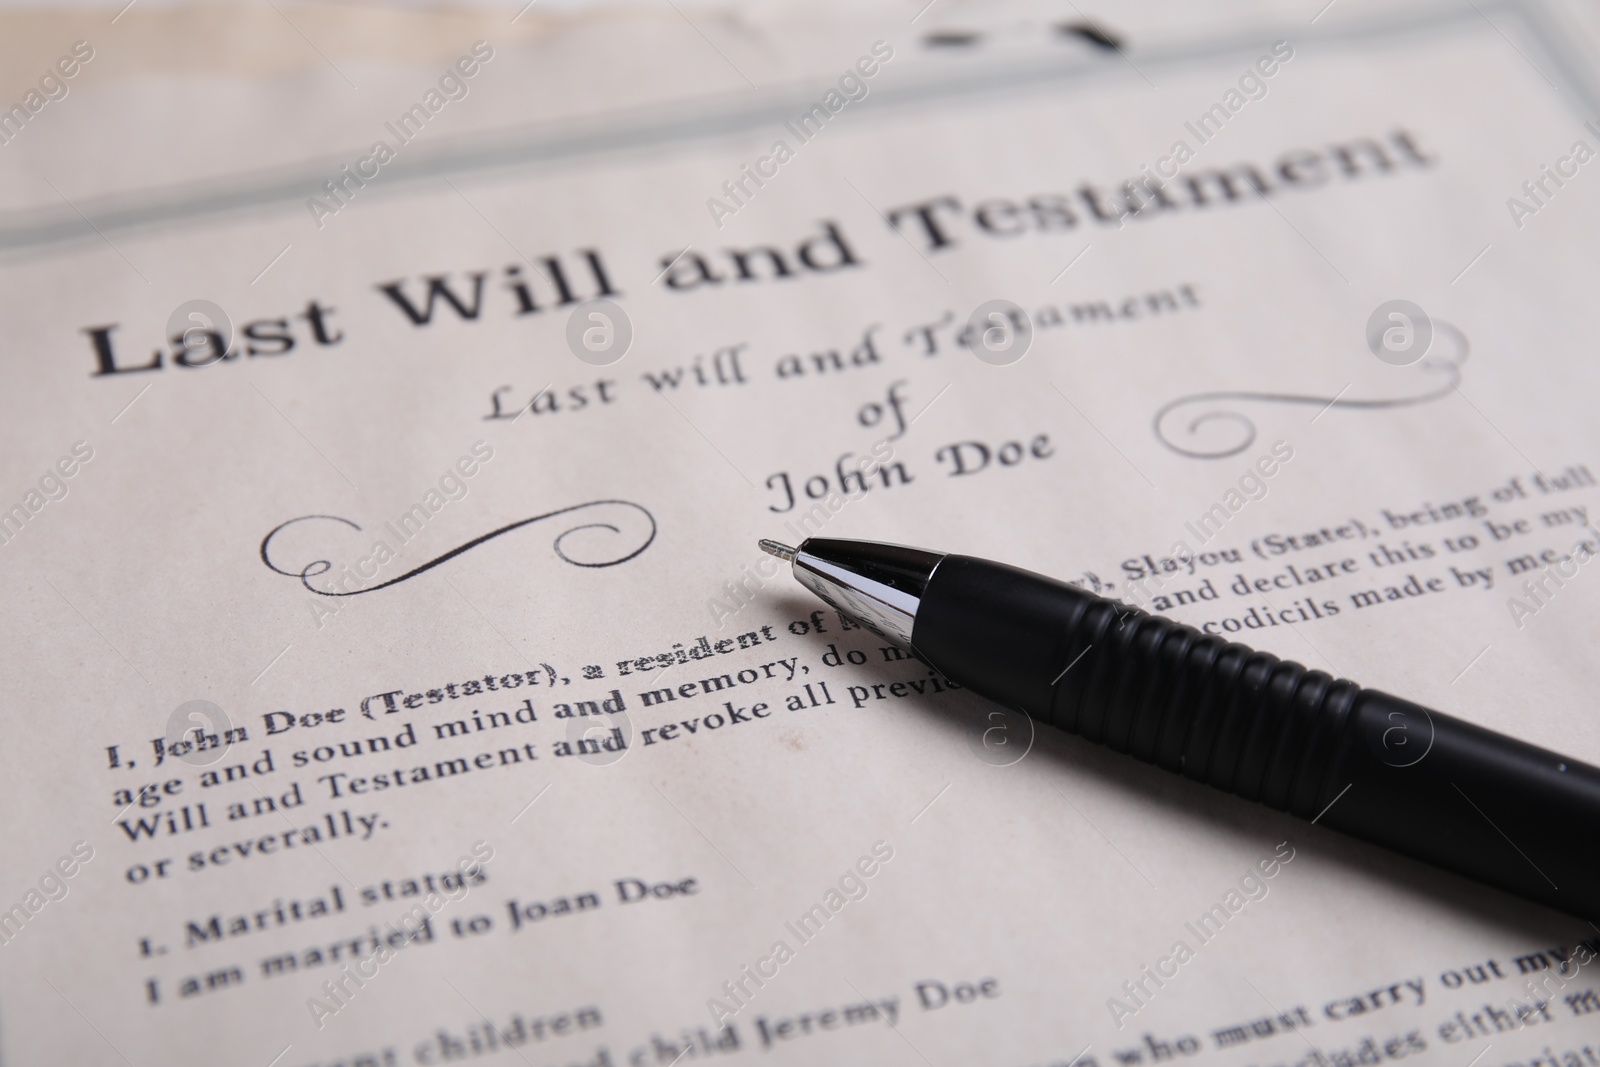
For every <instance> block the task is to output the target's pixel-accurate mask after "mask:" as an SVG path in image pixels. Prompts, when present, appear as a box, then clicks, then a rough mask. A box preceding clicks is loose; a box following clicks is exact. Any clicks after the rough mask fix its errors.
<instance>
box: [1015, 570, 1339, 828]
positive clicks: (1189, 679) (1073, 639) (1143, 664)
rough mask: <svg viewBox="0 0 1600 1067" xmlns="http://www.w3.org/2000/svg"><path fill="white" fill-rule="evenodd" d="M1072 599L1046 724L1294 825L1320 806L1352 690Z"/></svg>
mask: <svg viewBox="0 0 1600 1067" xmlns="http://www.w3.org/2000/svg"><path fill="white" fill-rule="evenodd" d="M1074 599H1075V601H1076V603H1075V604H1074V605H1073V606H1074V608H1075V609H1076V610H1075V611H1074V612H1073V614H1075V615H1076V616H1077V617H1076V618H1072V619H1069V620H1067V625H1066V626H1065V628H1064V633H1065V636H1066V637H1067V641H1066V647H1065V648H1064V649H1063V654H1064V655H1065V656H1067V657H1068V658H1067V659H1066V660H1064V661H1063V662H1064V667H1063V671H1062V673H1061V674H1060V680H1059V682H1058V683H1057V684H1056V685H1054V686H1053V687H1052V689H1053V692H1052V694H1051V697H1050V701H1049V704H1048V709H1047V710H1046V711H1045V713H1044V714H1043V715H1042V716H1040V718H1042V719H1043V721H1045V722H1047V723H1049V724H1051V725H1053V726H1058V727H1060V728H1061V729H1063V730H1068V731H1070V732H1072V733H1075V734H1082V735H1083V736H1084V737H1086V738H1088V739H1089V740H1091V741H1098V742H1100V743H1101V744H1104V745H1106V746H1107V747H1109V748H1112V749H1114V750H1116V751H1118V752H1126V753H1127V754H1129V755H1131V756H1133V757H1135V758H1136V759H1141V760H1144V761H1145V762H1146V763H1154V764H1156V765H1158V766H1160V767H1162V768H1164V769H1166V770H1169V771H1175V772H1177V773H1179V774H1183V775H1186V776H1187V777H1190V778H1193V779H1195V780H1196V781H1201V782H1206V783H1207V784H1209V785H1212V786H1215V787H1216V788H1218V789H1221V790H1224V791H1226V792H1229V793H1237V794H1238V795H1239V796H1242V797H1244V798H1245V799H1247V800H1256V801H1260V802H1261V803H1263V804H1265V805H1267V806H1268V807H1270V808H1276V809H1278V810H1280V811H1289V812H1292V813H1293V814H1295V815H1298V816H1300V817H1301V818H1306V819H1310V818H1313V817H1315V815H1316V814H1317V812H1318V811H1319V810H1321V807H1322V805H1323V804H1325V803H1327V800H1326V799H1324V798H1326V797H1328V796H1329V795H1330V793H1329V790H1330V789H1336V788H1338V787H1336V786H1334V785H1333V783H1332V782H1330V781H1329V774H1330V771H1331V770H1332V766H1333V763H1334V755H1335V753H1336V751H1337V749H1338V740H1339V738H1341V737H1342V736H1343V734H1344V732H1345V728H1346V726H1347V725H1348V723H1349V721H1350V712H1351V710H1352V708H1353V707H1354V705H1355V701H1356V697H1357V696H1358V695H1359V694H1360V692H1361V690H1360V688H1359V687H1358V686H1356V685H1355V684H1353V683H1351V682H1347V681H1335V680H1334V679H1333V678H1332V677H1331V676H1330V675H1328V674H1326V673H1324V672H1322V671H1312V670H1307V669H1306V668H1305V667H1302V666H1301V665H1300V664H1298V663H1293V662H1288V661H1284V660H1280V659H1278V657H1276V656H1273V655H1271V654H1269V653H1266V652H1255V651H1252V650H1250V649H1248V648H1246V647H1245V646H1243V645H1240V644H1234V643H1231V642H1228V641H1226V640H1224V639H1223V638H1221V637H1216V636H1212V635H1209V634H1203V633H1201V632H1200V631H1198V630H1196V629H1194V628H1193V627H1191V626H1185V625H1182V624H1180V623H1175V622H1172V621H1171V620H1169V619H1164V618H1162V617H1160V616H1158V615H1149V614H1146V613H1145V612H1142V611H1138V610H1136V609H1130V608H1129V607H1127V606H1126V605H1121V604H1117V603H1114V602H1113V601H1110V600H1106V599H1104V598H1102V597H1094V598H1093V599H1089V598H1074ZM1068 665H1070V666H1068ZM1342 784H1343V783H1340V786H1342Z"/></svg>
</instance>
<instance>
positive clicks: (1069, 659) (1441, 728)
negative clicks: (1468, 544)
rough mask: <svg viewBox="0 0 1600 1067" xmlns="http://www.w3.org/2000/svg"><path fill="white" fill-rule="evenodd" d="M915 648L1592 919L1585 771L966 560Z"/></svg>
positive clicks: (1220, 783)
mask: <svg viewBox="0 0 1600 1067" xmlns="http://www.w3.org/2000/svg"><path fill="white" fill-rule="evenodd" d="M912 644H913V646H914V647H915V649H916V651H917V653H918V655H920V656H922V657H923V658H924V659H925V660H927V662H928V663H929V664H931V665H932V666H934V667H936V668H938V669H939V670H940V671H942V672H943V673H944V674H946V675H947V676H948V677H950V678H952V679H953V680H955V681H957V682H959V683H961V684H963V685H966V686H968V687H969V688H971V689H974V690H976V691H978V692H980V693H983V694H985V695H987V696H989V697H990V698H991V699H995V700H998V701H1000V702H1001V703H1004V704H1008V705H1010V706H1012V707H1015V708H1018V709H1020V710H1022V711H1025V712H1027V713H1028V714H1029V715H1030V716H1032V717H1033V718H1034V719H1036V720H1038V721H1040V722H1044V723H1047V724H1049V725H1053V726H1057V727H1059V728H1061V729H1063V730H1067V731H1070V732H1072V733H1076V734H1080V735H1082V736H1083V737H1085V738H1087V739H1088V740H1090V741H1095V742H1099V743H1101V744H1104V745H1106V746H1108V747H1110V748H1112V749H1115V750H1116V751H1118V752H1124V753H1127V754H1129V755H1131V756H1134V757H1136V758H1138V759H1141V760H1144V761H1145V762H1147V763H1154V764H1156V765H1158V766H1160V767H1163V768H1165V769H1167V770H1170V771H1174V772H1176V773H1179V774H1183V775H1185V776H1187V777H1189V778H1192V779H1195V780H1197V781H1200V782H1205V783H1207V784H1209V785H1211V786H1214V787H1215V788H1217V789H1221V790H1225V791H1227V792H1230V793H1235V794H1237V795H1239V796H1241V797H1244V798H1246V799H1248V800H1253V801H1258V802H1260V803H1262V804H1265V805H1267V806H1268V807H1271V808H1275V809H1277V810H1279V811H1287V812H1289V813H1291V814H1293V815H1296V816H1299V817H1300V818H1303V819H1318V821H1319V822H1320V824H1321V825H1324V826H1327V827H1330V828H1332V829H1336V830H1341V831H1343V832H1345V833H1348V834H1351V835H1352V836H1355V837H1360V838H1363V839H1365V840H1367V841H1372V842H1374V843H1377V844H1381V845H1385V846H1387V847H1390V848H1394V849H1396V850H1398V851H1401V852H1404V853H1406V854H1407V855H1410V856H1413V857H1416V858H1419V859H1423V860H1426V861H1428V862H1431V863H1434V864H1437V865H1439V866H1441V867H1445V868H1447V869H1450V870H1454V871H1457V872H1458V873H1462V874H1466V875H1468V876H1470V877H1472V878H1476V879H1478V880H1480V881H1485V882H1489V883H1490V884H1493V885H1497V886H1499V887H1501V888H1503V889H1507V890H1510V891H1511V892H1514V893H1518V894H1520V895H1522V896H1526V897H1529V898H1532V899H1534V900H1538V901H1541V902H1543V903H1545V904H1549V905H1551V906H1553V907H1557V908H1560V909H1562V910H1565V911H1568V912H1570V913H1572V914H1575V915H1580V916H1583V917H1585V918H1600V849H1597V848H1596V847H1595V844H1594V843H1595V842H1596V841H1600V770H1597V769H1596V768H1594V767H1591V766H1589V765H1587V764H1583V763H1579V762H1577V761H1575V760H1570V759H1567V758H1565V757H1563V756H1560V755H1558V754H1556V753H1553V752H1548V751H1546V750H1544V749H1540V748H1536V747H1534V746H1532V745H1528V744H1525V743H1523V742H1521V741H1517V740H1515V739H1513V738H1509V737H1503V736H1501V735H1498V734H1494V733H1492V732H1490V731H1488V730H1484V729H1482V728H1480V727H1477V726H1473V725H1471V724H1470V723H1467V722H1464V721H1462V720H1460V719H1455V718H1452V717H1450V716H1447V715H1443V714H1440V713H1438V712H1430V711H1428V710H1427V709H1424V708H1422V707H1421V706H1419V705H1416V704H1413V703H1410V702H1409V701H1405V700H1401V699H1399V698H1397V697H1393V696H1389V695H1388V694H1385V693H1380V692H1377V691H1375V690H1370V689H1362V688H1360V687H1359V686H1357V685H1355V684H1354V683H1351V682H1348V681H1343V680H1336V679H1334V678H1333V677H1331V676H1330V675H1328V674H1326V673H1325V672H1323V671H1315V670H1308V669H1306V668H1305V667H1303V666H1301V665H1300V664H1298V663H1293V662H1290V661H1286V660H1281V659H1279V658H1278V657H1276V656H1273V655H1271V654H1269V653H1266V652H1258V651H1253V650H1251V649H1249V648H1246V647H1245V646H1243V645H1240V644H1237V643H1235V642H1231V641H1228V640H1226V639H1224V638H1222V637H1220V636H1214V635H1210V634H1205V633H1202V632H1200V631H1199V630H1196V629H1195V628H1194V627H1191V626H1186V625H1183V624H1181V623H1176V622H1173V621H1171V620H1169V619H1164V618H1161V617H1159V616H1155V615H1150V614H1148V613H1146V612H1143V611H1140V610H1138V609H1135V608H1132V607H1129V606H1128V605H1126V604H1122V603H1119V602H1117V601H1113V600H1109V599H1106V598H1105V597H1100V596H1096V595H1095V594H1093V593H1090V592H1088V591H1086V590H1082V589H1078V588H1075V587H1073V586H1069V585H1065V584H1063V583H1060V582H1056V581H1053V580H1051V579H1049V578H1045V577H1043V576H1041V575H1037V574H1032V573H1030V572H1027V571H1023V570H1018V569H1016V568H1014V567H1007V566H1004V565H1002V564H997V563H991V562H989V561H987V560H980V559H974V558H971V557H967V556H946V557H944V559H942V560H941V561H940V562H939V565H938V567H937V569H935V571H934V573H933V576H932V577H931V578H930V579H929V581H928V583H927V587H926V589H925V590H924V592H923V596H922V601H921V605H920V607H919V608H918V611H917V617H916V625H915V629H914V631H913V634H912ZM1330 805H1331V806H1330ZM1319 816H1320V818H1319Z"/></svg>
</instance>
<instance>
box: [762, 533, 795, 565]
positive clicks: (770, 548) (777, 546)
mask: <svg viewBox="0 0 1600 1067" xmlns="http://www.w3.org/2000/svg"><path fill="white" fill-rule="evenodd" d="M756 544H758V545H760V546H761V551H763V552H765V553H767V554H768V555H772V556H777V557H778V558H779V559H781V560H784V561H785V562H789V563H792V562H794V557H795V550H794V549H792V548H790V547H789V546H788V545H786V544H784V543H783V542H781V541H769V540H767V539H766V538H765V537H763V538H762V539H761V540H759V541H757V542H756Z"/></svg>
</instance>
